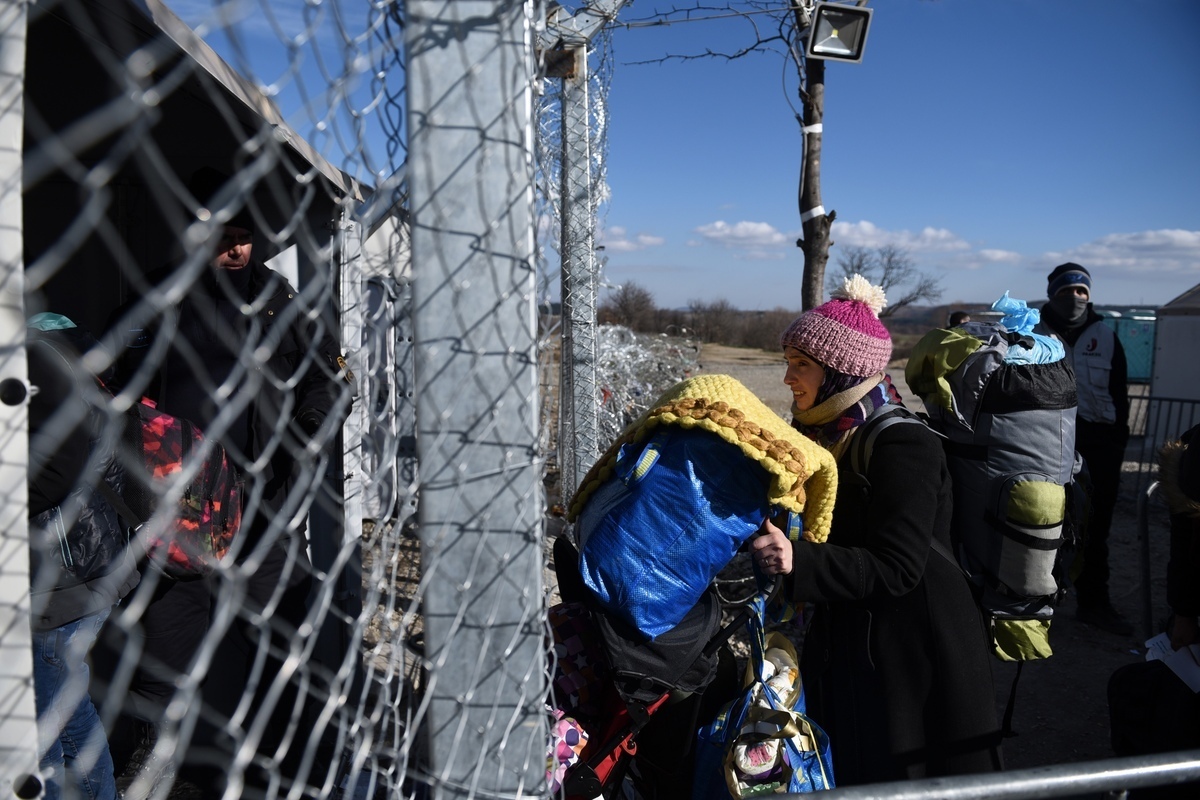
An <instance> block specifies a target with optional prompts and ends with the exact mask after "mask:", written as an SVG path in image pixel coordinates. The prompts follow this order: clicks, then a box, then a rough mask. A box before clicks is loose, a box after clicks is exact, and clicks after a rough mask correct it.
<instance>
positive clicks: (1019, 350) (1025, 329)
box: [992, 291, 1067, 364]
mask: <svg viewBox="0 0 1200 800" xmlns="http://www.w3.org/2000/svg"><path fill="white" fill-rule="evenodd" d="M992 310H993V311H999V312H1000V313H1002V314H1004V316H1003V317H1001V319H1000V324H1001V325H1003V326H1004V327H1005V328H1007V329H1008V330H1010V331H1014V332H1016V333H1019V334H1021V335H1022V336H1028V337H1030V338H1031V339H1033V347H1024V346H1022V345H1020V344H1017V345H1013V346H1012V347H1010V348H1008V352H1007V353H1005V354H1004V363H1005V364H1052V363H1054V362H1055V361H1059V360H1061V359H1062V358H1064V357H1065V356H1066V354H1067V351H1066V350H1065V349H1063V345H1062V342H1060V341H1059V340H1058V339H1055V338H1054V337H1053V336H1043V335H1042V334H1040V333H1034V332H1033V329H1034V327H1035V326H1037V324H1038V323H1039V322H1040V321H1041V319H1042V312H1041V311H1040V310H1038V309H1036V308H1030V307H1029V306H1028V305H1027V304H1026V303H1025V301H1024V300H1017V299H1016V298H1013V297H1009V296H1008V292H1007V291H1006V292H1005V293H1004V296H1003V297H1001V298H1000V299H999V300H997V301H996V302H994V303H992Z"/></svg>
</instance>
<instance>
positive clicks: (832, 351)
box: [779, 275, 892, 378]
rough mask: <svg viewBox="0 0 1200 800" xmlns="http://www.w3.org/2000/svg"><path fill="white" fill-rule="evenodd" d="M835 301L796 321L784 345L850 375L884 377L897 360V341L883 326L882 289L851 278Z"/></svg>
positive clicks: (833, 297)
mask: <svg viewBox="0 0 1200 800" xmlns="http://www.w3.org/2000/svg"><path fill="white" fill-rule="evenodd" d="M830 295H831V297H830V300H829V302H827V303H824V304H823V305H819V306H817V307H816V308H814V309H812V310H810V311H805V312H804V313H803V314H801V315H800V316H799V317H797V318H796V320H795V321H794V322H793V323H792V324H791V325H789V326H788V329H787V330H786V331H784V332H783V336H781V337H779V345H780V346H781V347H795V348H796V349H798V350H803V351H804V352H805V353H808V354H809V355H810V356H812V357H813V358H815V359H816V360H817V361H819V362H820V363H821V364H823V365H825V366H827V367H832V368H833V369H835V370H837V371H838V372H841V373H843V374H845V375H853V376H855V377H860V378H866V377H868V376H870V375H874V374H876V373H878V372H883V371H884V369H885V368H886V367H887V365H888V362H889V361H891V359H892V335H891V334H890V333H888V329H887V328H885V327H884V326H883V323H882V322H880V321H879V312H880V311H882V310H883V309H884V308H885V307H886V306H887V296H886V295H885V294H884V292H883V287H881V286H873V285H872V284H871V282H870V281H868V280H867V279H866V278H864V277H863V276H862V275H852V276H850V277H848V278H846V279H845V280H843V281H842V285H841V287H840V288H838V289H836V290H834V291H833V292H831V293H830Z"/></svg>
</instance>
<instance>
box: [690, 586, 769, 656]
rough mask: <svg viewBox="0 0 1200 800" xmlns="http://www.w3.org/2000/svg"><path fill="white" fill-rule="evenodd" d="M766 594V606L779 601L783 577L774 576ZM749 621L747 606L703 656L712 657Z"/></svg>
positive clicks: (716, 637) (719, 632)
mask: <svg viewBox="0 0 1200 800" xmlns="http://www.w3.org/2000/svg"><path fill="white" fill-rule="evenodd" d="M764 594H766V596H767V601H766V604H767V605H768V606H769V605H771V604H772V603H773V602H775V601H776V600H778V599H779V596H780V595H781V594H783V577H782V576H781V575H775V576H772V580H771V584H770V585H769V586H768V587H767V589H766V590H765V592H764ZM749 619H750V609H749V607H747V606H743V607H742V609H741V611H739V612H738V613H737V616H735V617H734V618H733V620H732V621H731V622H730V623H729V624H728V625H726V626H725V627H723V628H721V630H719V631H717V635H716V636H714V637H713V638H712V640H711V641H709V643H708V644H707V645H705V647H704V650H703V652H702V656H703V657H704V658H710V657H712V656H713V655H714V654H715V653H716V652H717V650H719V649H721V645H723V644H725V643H726V642H728V641H729V638H730V637H731V636H733V634H734V632H735V631H737V630H738V629H740V628H741V627H742V626H743V625H745V624H746V622H747V621H749Z"/></svg>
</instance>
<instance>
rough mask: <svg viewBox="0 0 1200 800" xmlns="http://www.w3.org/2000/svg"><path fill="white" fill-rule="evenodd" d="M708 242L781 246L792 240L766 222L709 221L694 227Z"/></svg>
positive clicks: (728, 244)
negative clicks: (730, 222) (731, 222)
mask: <svg viewBox="0 0 1200 800" xmlns="http://www.w3.org/2000/svg"><path fill="white" fill-rule="evenodd" d="M695 232H696V233H698V234H700V235H701V236H703V237H704V239H705V240H706V241H708V242H709V243H710V244H717V245H721V246H723V247H733V248H751V249H755V248H763V247H783V246H785V245H788V244H791V243H792V240H791V239H789V238H788V236H787V235H786V234H783V233H780V232H779V231H778V230H776V229H775V227H774V226H773V225H771V224H770V223H767V222H747V221H743V222H735V223H733V224H732V225H730V224H729V223H728V222H725V221H724V220H717V221H716V222H710V223H709V224H707V225H701V226H700V227H699V228H696V229H695Z"/></svg>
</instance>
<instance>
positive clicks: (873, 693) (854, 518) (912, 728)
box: [751, 275, 1002, 786]
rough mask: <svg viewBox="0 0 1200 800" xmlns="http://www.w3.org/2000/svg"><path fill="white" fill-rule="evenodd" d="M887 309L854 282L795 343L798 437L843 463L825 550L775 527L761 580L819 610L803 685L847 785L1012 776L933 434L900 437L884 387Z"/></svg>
mask: <svg viewBox="0 0 1200 800" xmlns="http://www.w3.org/2000/svg"><path fill="white" fill-rule="evenodd" d="M886 302H887V299H886V297H885V296H884V292H883V289H882V288H880V287H878V286H872V285H871V284H870V283H869V282H868V281H867V280H866V279H865V278H863V277H862V276H861V275H855V276H853V277H851V278H847V279H846V280H845V282H844V283H843V286H842V287H841V289H839V290H838V291H836V292H834V293H833V297H832V299H831V300H830V301H829V302H827V303H825V304H824V305H822V306H819V307H817V308H814V309H812V310H811V311H807V312H805V313H804V314H802V315H800V317H799V318H798V319H796V320H795V321H794V322H793V323H792V324H791V325H790V326H789V327H788V329H787V330H786V331H784V333H783V336H782V337H781V339H780V344H781V345H782V346H783V351H784V355H785V356H786V358H787V364H788V367H787V372H786V373H785V375H784V382H785V383H786V384H787V385H788V386H789V387H790V388H791V390H792V397H793V403H792V415H793V418H792V425H793V427H795V428H796V429H798V430H800V431H801V432H803V433H804V434H805V435H807V436H808V437H809V438H811V439H813V440H814V441H816V442H817V443H819V444H821V445H822V446H824V447H826V448H827V449H829V450H830V451H831V452H832V453H833V455H834V456H835V457H836V458H837V459H838V483H839V486H838V495H837V503H836V505H835V506H834V515H833V528H832V531H831V533H830V536H829V540H828V541H827V542H825V543H824V544H821V545H819V546H817V545H814V544H813V543H811V542H808V541H804V540H801V541H797V542H792V541H789V539H788V538H787V536H786V535H785V534H784V533H783V532H782V531H781V530H780V529H779V528H778V527H776V526H775V525H774V524H772V523H771V522H770V521H768V522H765V523H764V524H763V534H764V535H762V536H759V537H757V538H756V539H753V540H752V541H751V547H752V549H753V551H754V557H755V560H756V561H757V563H758V565H759V567H760V568H761V569H762V570H763V571H764V572H766V573H768V574H782V575H786V576H787V578H786V581H787V583H788V585H789V587H790V589H791V592H792V598H793V599H794V600H795V601H796V602H798V603H808V604H811V605H812V606H815V609H814V610H813V612H812V614H811V621H810V623H809V627H808V629H807V631H806V633H805V636H804V651H803V658H802V662H803V663H802V665H801V672H802V674H803V680H804V685H805V691H806V693H807V696H808V711H809V714H810V716H812V718H813V719H815V720H816V721H817V722H818V723H819V724H820V725H822V726H823V727H824V728H825V729H826V731H827V732H828V733H829V736H830V741H831V742H832V744H833V758H834V774H835V776H836V780H837V782H838V785H839V786H847V785H853V784H864V783H875V782H879V781H893V780H904V779H910V778H921V777H926V776H934V775H953V774H965V773H974V772H985V771H992V770H997V769H1001V768H1002V758H1001V753H1000V728H999V725H997V721H996V708H995V695H994V692H993V688H992V673H991V663H990V658H991V657H990V655H989V654H988V640H987V638H986V633H985V630H984V623H983V619H982V616H981V615H980V613H979V609H978V606H977V605H976V603H975V600H974V598H973V596H972V593H971V588H970V586H969V585H968V583H967V580H966V577H965V576H964V575H963V574H962V572H961V571H960V570H959V568H958V566H957V564H955V563H952V562H951V560H950V558H944V557H942V556H941V555H939V554H938V553H935V552H934V550H933V548H934V547H935V545H934V542H939V543H940V547H941V548H944V549H945V551H946V553H947V555H948V554H949V553H951V552H953V544H952V542H951V537H950V512H951V487H950V477H949V473H948V471H947V469H946V459H945V455H944V454H943V452H942V446H941V443H940V441H939V440H938V438H937V436H936V435H935V434H934V433H933V432H932V431H931V430H929V429H928V428H927V427H926V426H924V425H922V424H894V423H895V422H897V421H909V422H916V420H915V418H914V417H913V415H912V414H909V413H907V412H906V411H904V410H896V409H902V408H903V403H902V402H901V400H900V396H899V394H898V393H897V392H896V390H895V389H894V388H893V387H892V382H891V379H890V378H889V377H888V376H887V374H886V373H885V369H886V368H887V364H888V361H889V360H890V359H891V355H892V339H891V336H890V334H889V333H888V331H887V329H886V328H885V327H884V326H883V324H882V323H881V322H880V321H879V312H880V311H881V310H882V309H883V307H884V305H885V304H886ZM868 420H870V424H869V425H866V426H865V427H864V423H866V422H867V421H868ZM860 431H861V432H863V433H864V435H863V436H862V437H859V436H858V434H859V432H860ZM864 464H865V465H864Z"/></svg>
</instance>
